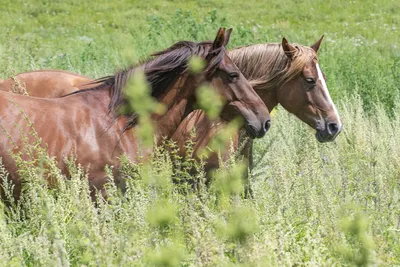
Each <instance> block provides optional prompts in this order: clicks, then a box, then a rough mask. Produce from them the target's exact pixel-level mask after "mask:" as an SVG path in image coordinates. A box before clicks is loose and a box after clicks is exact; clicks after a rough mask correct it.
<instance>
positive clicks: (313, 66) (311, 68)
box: [303, 58, 318, 76]
mask: <svg viewBox="0 0 400 267" xmlns="http://www.w3.org/2000/svg"><path fill="white" fill-rule="evenodd" d="M317 65H318V60H317V59H316V58H313V59H312V60H310V61H309V62H307V63H306V64H305V65H304V67H303V72H304V73H307V74H313V75H315V76H318V70H317Z"/></svg>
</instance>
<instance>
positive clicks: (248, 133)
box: [244, 124, 257, 139]
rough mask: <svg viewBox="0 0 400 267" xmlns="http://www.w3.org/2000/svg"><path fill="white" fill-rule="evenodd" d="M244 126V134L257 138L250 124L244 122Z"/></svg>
mask: <svg viewBox="0 0 400 267" xmlns="http://www.w3.org/2000/svg"><path fill="white" fill-rule="evenodd" d="M244 128H245V129H246V134H247V136H248V137H250V138H251V139H255V138H257V134H256V131H255V129H254V128H253V127H252V126H251V125H249V124H245V127H244Z"/></svg>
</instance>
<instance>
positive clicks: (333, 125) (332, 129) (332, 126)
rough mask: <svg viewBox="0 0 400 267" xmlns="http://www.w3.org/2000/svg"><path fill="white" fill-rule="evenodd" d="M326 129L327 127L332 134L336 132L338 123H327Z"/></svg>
mask: <svg viewBox="0 0 400 267" xmlns="http://www.w3.org/2000/svg"><path fill="white" fill-rule="evenodd" d="M328 129H329V132H330V133H331V134H332V135H334V134H337V132H338V131H339V127H338V125H337V124H336V123H334V122H333V123H328Z"/></svg>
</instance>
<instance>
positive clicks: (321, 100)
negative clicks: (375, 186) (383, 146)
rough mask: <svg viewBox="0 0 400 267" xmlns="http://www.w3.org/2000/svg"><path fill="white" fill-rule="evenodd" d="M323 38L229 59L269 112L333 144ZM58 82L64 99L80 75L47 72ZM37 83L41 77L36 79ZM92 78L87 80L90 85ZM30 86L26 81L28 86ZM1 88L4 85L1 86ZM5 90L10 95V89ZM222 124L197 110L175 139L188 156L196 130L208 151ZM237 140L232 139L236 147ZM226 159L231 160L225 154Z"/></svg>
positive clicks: (235, 53)
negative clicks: (285, 114) (287, 115)
mask: <svg viewBox="0 0 400 267" xmlns="http://www.w3.org/2000/svg"><path fill="white" fill-rule="evenodd" d="M321 42H322V38H321V39H320V40H318V41H317V42H316V43H315V44H314V45H312V46H311V47H307V46H303V45H300V44H289V43H288V42H287V41H286V39H283V40H282V43H280V44H278V43H267V44H256V45H249V46H245V47H239V48H235V49H233V50H231V51H229V56H230V57H231V58H232V60H233V61H234V62H235V64H236V65H237V66H238V67H239V69H240V70H241V71H242V73H243V74H244V76H245V77H246V78H247V79H248V80H249V81H250V83H251V85H252V86H253V88H254V89H255V90H256V92H257V94H258V95H259V96H260V97H261V99H262V100H263V101H264V103H265V104H266V105H267V107H268V109H269V110H270V111H271V110H272V109H274V108H275V107H276V106H277V105H278V104H281V105H282V106H283V107H284V108H285V109H286V110H288V111H289V112H291V113H293V114H295V115H296V116H297V117H298V118H299V119H301V120H302V121H304V122H305V123H307V124H308V125H310V126H311V127H312V128H314V129H315V130H316V137H317V140H318V141H320V142H328V141H332V140H334V139H335V138H336V136H337V135H338V134H339V133H340V131H341V128H342V123H341V121H340V118H339V115H338V112H337V110H336V107H335V105H334V103H333V102H332V99H331V97H330V94H329V91H328V88H327V85H326V81H325V75H324V74H323V72H322V71H321V68H320V66H319V63H318V56H317V52H318V50H319V47H320V44H321ZM50 75H52V77H53V78H54V79H58V78H60V80H62V81H65V84H61V83H59V84H58V86H57V87H54V88H47V89H46V91H47V92H49V95H51V94H53V95H57V94H58V96H61V95H62V94H63V93H64V91H63V90H64V89H62V88H70V89H71V90H75V89H73V86H71V85H72V82H73V81H75V79H76V75H73V74H70V73H67V72H57V73H49V76H48V77H50ZM28 77H29V76H28V74H21V79H28ZM36 78H37V79H39V78H40V77H39V74H37V76H36ZM90 81H91V80H90V79H89V78H85V79H83V81H82V82H83V83H88V82H90ZM27 83H28V81H27ZM0 88H1V86H0ZM6 90H10V89H9V88H8V89H7V88H6ZM27 90H28V93H29V94H30V95H38V94H41V93H40V92H39V91H40V90H41V88H38V87H36V88H35V87H28V86H27ZM221 125H223V124H216V123H212V122H210V121H209V120H208V118H207V117H206V116H205V114H204V113H203V112H202V111H194V112H193V113H191V114H190V115H189V116H188V117H187V118H186V119H185V120H184V121H183V123H182V124H181V125H180V126H179V128H178V130H177V132H176V133H175V134H174V135H173V139H174V140H176V141H177V142H178V144H179V146H180V147H181V148H182V149H181V150H182V153H183V152H184V144H185V140H187V138H189V136H190V132H191V130H192V129H193V128H194V127H196V128H197V135H196V138H195V141H196V149H200V148H202V147H204V146H206V145H207V144H208V143H209V141H210V138H211V137H212V136H213V132H217V131H218V129H219V127H220V126H221ZM238 145H239V141H238V139H237V138H236V139H235V140H234V146H235V147H238ZM251 146H252V142H251V141H250V142H248V145H247V146H246V147H245V151H244V153H245V155H248V156H249V157H250V161H251ZM226 156H228V155H227V154H226ZM208 162H209V164H210V167H215V166H218V164H217V163H218V157H217V155H216V154H214V155H213V156H212V158H211V159H209V160H208Z"/></svg>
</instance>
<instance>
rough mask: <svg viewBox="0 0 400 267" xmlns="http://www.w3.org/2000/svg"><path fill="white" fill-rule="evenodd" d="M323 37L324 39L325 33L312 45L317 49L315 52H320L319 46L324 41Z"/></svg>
mask: <svg viewBox="0 0 400 267" xmlns="http://www.w3.org/2000/svg"><path fill="white" fill-rule="evenodd" d="M322 39H324V36H323V35H322V36H321V38H319V40H318V41H316V42H315V44H313V45H312V46H311V48H312V49H313V50H314V51H315V53H317V52H318V49H319V46H320V45H321V43H322Z"/></svg>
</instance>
